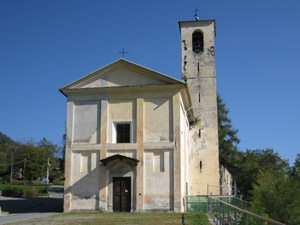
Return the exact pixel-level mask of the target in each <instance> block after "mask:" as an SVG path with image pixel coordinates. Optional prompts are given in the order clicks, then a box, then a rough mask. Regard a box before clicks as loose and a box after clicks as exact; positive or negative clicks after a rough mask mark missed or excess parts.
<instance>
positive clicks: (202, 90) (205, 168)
mask: <svg viewBox="0 0 300 225" xmlns="http://www.w3.org/2000/svg"><path fill="white" fill-rule="evenodd" d="M180 30H181V40H182V76H183V78H184V79H186V82H187V84H188V90H189V93H190V96H191V100H192V105H193V106H192V107H193V112H194V115H195V117H197V118H198V119H199V120H200V122H199V123H198V124H196V125H194V126H193V127H192V128H191V129H190V135H189V137H190V149H191V152H190V155H189V162H190V163H189V166H190V168H189V171H190V173H189V180H190V182H189V194H191V195H206V194H208V193H207V192H208V190H207V186H208V185H210V186H216V187H214V188H210V189H209V192H210V193H209V194H214V195H218V194H220V190H219V187H217V186H219V149H218V148H219V147H218V121H217V91H216V70H215V46H214V36H215V21H190V22H183V23H180ZM194 32H202V33H203V46H204V47H203V51H201V52H199V53H196V52H194V51H193V46H192V45H193V41H192V40H193V39H192V37H193V33H194Z"/></svg>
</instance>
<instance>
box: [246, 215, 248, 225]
mask: <svg viewBox="0 0 300 225" xmlns="http://www.w3.org/2000/svg"><path fill="white" fill-rule="evenodd" d="M246 225H248V214H246Z"/></svg>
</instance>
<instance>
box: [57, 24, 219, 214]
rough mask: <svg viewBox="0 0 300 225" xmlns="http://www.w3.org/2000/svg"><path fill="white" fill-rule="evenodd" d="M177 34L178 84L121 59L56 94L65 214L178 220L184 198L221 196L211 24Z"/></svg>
mask: <svg viewBox="0 0 300 225" xmlns="http://www.w3.org/2000/svg"><path fill="white" fill-rule="evenodd" d="M179 26H180V31H181V40H182V42H181V46H182V77H183V80H182V81H180V80H177V79H174V78H172V77H170V76H167V75H164V74H161V73H158V72H156V71H153V70H151V69H148V68H145V67H143V66H141V65H138V64H135V63H132V62H129V61H127V60H125V59H119V60H117V61H115V62H113V63H111V64H109V65H106V66H104V67H102V68H100V69H99V70H97V71H94V72H92V73H91V74H88V75H86V76H84V77H82V78H80V79H78V80H76V81H74V82H72V83H70V84H68V85H66V86H64V87H62V88H61V89H60V91H61V92H62V93H63V94H64V95H65V96H66V97H67V120H66V129H67V133H66V155H65V160H66V161H65V191H64V211H65V212H68V211H74V210H99V211H108V212H130V211H176V212H182V211H184V210H185V200H184V199H185V196H186V195H208V194H215V195H219V194H220V190H219V155H218V124H217V95H216V74H215V56H214V37H215V21H214V20H205V21H185V22H179ZM208 185H209V186H210V187H214V188H210V189H208Z"/></svg>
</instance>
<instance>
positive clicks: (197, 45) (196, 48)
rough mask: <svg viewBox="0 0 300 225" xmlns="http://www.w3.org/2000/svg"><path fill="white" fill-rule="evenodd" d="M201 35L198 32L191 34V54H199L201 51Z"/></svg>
mask: <svg viewBox="0 0 300 225" xmlns="http://www.w3.org/2000/svg"><path fill="white" fill-rule="evenodd" d="M203 45H204V43H203V34H202V32H200V31H196V32H194V33H193V52H196V53H199V52H202V51H203Z"/></svg>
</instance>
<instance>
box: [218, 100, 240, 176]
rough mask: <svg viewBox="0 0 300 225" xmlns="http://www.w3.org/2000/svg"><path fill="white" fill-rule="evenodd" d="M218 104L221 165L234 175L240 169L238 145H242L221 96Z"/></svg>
mask: <svg viewBox="0 0 300 225" xmlns="http://www.w3.org/2000/svg"><path fill="white" fill-rule="evenodd" d="M217 104H218V132H219V158H220V164H222V165H223V166H225V167H226V168H227V169H228V170H229V172H230V173H231V174H232V175H234V174H235V172H236V170H237V167H238V165H237V163H238V157H239V153H240V152H239V151H238V148H237V144H238V143H240V139H239V138H238V137H237V133H238V130H236V129H234V128H233V127H232V125H231V119H230V118H229V117H228V113H229V110H228V109H227V108H226V104H225V103H224V102H223V100H222V98H221V96H220V95H219V94H218V97H217Z"/></svg>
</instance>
